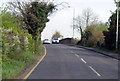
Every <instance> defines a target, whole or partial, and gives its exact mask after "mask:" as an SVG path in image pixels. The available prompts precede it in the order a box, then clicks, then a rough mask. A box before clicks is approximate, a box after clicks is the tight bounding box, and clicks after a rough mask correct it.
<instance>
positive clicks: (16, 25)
mask: <svg viewBox="0 0 120 81" xmlns="http://www.w3.org/2000/svg"><path fill="white" fill-rule="evenodd" d="M55 9H56V7H55V5H54V3H53V2H45V1H42V2H41V1H37V2H34V1H29V2H19V1H16V2H10V3H9V6H8V7H7V8H0V17H2V25H0V33H2V34H0V35H1V37H2V38H1V39H0V41H1V43H0V44H1V47H0V48H1V49H2V51H1V53H0V56H2V78H3V79H15V78H16V77H17V76H18V75H20V74H21V73H22V72H23V71H24V70H25V68H26V67H28V66H29V65H30V64H32V63H34V62H35V61H36V60H37V58H38V56H41V55H42V54H43V53H42V50H43V46H42V44H41V32H42V31H43V29H44V28H45V26H46V23H47V22H48V21H49V19H48V16H50V15H51V14H52V13H53V11H55ZM16 10H17V11H16ZM1 54H2V55H1ZM0 60H1V59H0Z"/></svg>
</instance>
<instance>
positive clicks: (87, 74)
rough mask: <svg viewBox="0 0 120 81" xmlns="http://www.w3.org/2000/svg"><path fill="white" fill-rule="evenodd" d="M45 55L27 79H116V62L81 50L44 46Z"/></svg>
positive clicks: (63, 46)
mask: <svg viewBox="0 0 120 81" xmlns="http://www.w3.org/2000/svg"><path fill="white" fill-rule="evenodd" d="M45 47H46V49H47V55H46V56H45V58H44V59H43V60H42V62H41V63H40V64H39V65H38V66H37V68H36V69H35V70H34V71H33V72H32V73H31V75H30V76H29V77H28V79H118V61H117V60H115V59H113V58H110V57H107V56H103V55H100V54H98V53H96V52H93V51H89V50H86V49H82V48H77V47H72V46H67V45H62V44H50V45H49V44H46V45H45Z"/></svg>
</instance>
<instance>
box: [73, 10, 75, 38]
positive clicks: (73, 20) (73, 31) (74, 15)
mask: <svg viewBox="0 0 120 81" xmlns="http://www.w3.org/2000/svg"><path fill="white" fill-rule="evenodd" d="M74 27H75V8H73V38H74V29H75V28H74Z"/></svg>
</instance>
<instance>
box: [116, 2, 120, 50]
mask: <svg viewBox="0 0 120 81" xmlns="http://www.w3.org/2000/svg"><path fill="white" fill-rule="evenodd" d="M119 1H120V0H118V1H117V27H116V50H118V26H119Z"/></svg>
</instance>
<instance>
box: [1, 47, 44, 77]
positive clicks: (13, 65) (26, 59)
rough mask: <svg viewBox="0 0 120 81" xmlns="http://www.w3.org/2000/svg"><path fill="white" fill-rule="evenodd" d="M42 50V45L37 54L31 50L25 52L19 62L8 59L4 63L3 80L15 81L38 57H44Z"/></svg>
mask: <svg viewBox="0 0 120 81" xmlns="http://www.w3.org/2000/svg"><path fill="white" fill-rule="evenodd" d="M42 48H43V46H42V45H40V47H39V49H38V50H37V52H36V54H35V53H33V51H30V50H29V51H26V52H24V53H23V54H22V57H20V59H19V60H15V59H7V60H6V61H4V62H2V78H3V79H15V78H16V77H17V76H18V75H20V74H21V73H22V72H23V71H24V70H25V68H27V67H28V66H29V65H30V64H32V63H34V62H35V61H37V57H38V56H40V55H42Z"/></svg>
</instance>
